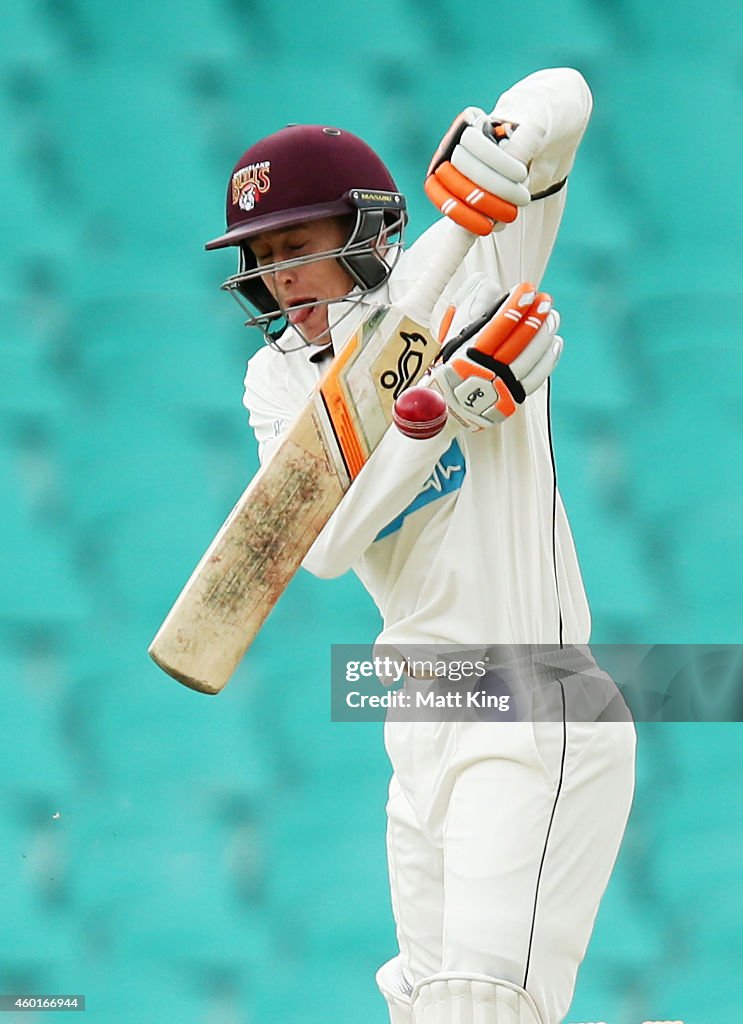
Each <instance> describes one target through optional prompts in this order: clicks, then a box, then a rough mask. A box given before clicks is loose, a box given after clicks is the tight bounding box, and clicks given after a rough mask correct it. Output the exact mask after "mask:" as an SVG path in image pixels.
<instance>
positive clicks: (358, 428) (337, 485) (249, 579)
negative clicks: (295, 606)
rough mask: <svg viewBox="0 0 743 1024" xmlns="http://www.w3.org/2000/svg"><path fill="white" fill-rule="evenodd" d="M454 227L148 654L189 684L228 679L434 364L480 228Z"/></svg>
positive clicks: (233, 524)
mask: <svg viewBox="0 0 743 1024" xmlns="http://www.w3.org/2000/svg"><path fill="white" fill-rule="evenodd" d="M447 227H448V235H449V239H448V245H445V246H442V250H441V252H440V254H438V255H437V257H436V259H435V260H434V261H433V262H432V263H431V264H430V265H429V267H428V268H427V270H426V271H425V272H424V274H423V275H422V276H421V278H420V280H419V282H418V283H417V285H416V286H415V288H414V290H413V293H412V294H411V295H410V296H408V297H406V300H405V309H404V310H402V309H398V308H396V307H395V306H388V307H377V308H375V309H374V310H373V311H372V312H371V313H370V315H369V316H368V317H367V319H366V320H365V321H364V322H363V323H362V324H361V325H360V326H359V327H358V329H357V330H356V331H355V332H354V334H353V335H352V336H351V338H349V340H348V341H347V342H346V344H345V345H344V346H343V348H342V349H341V350H340V351H339V352H338V354H337V355H336V357H335V359H334V360H333V361H332V363H331V364H330V366H329V367H328V369H327V371H326V373H325V374H324V376H323V377H322V378H321V380H320V381H319V382H318V384H317V385H316V386H315V389H314V390H313V392H312V393H311V395H310V397H309V399H308V401H307V404H306V405H305V406H304V408H303V409H302V411H301V412H300V413H299V414H298V416H297V417H296V419H295V420H294V422H293V423H292V425H291V427H290V428H289V429H288V430H287V432H286V433H285V434H284V436H283V437H282V439H281V442H280V443H279V445H278V446H277V448H276V449H275V451H274V452H273V455H272V456H271V458H270V459H269V461H268V462H267V463H266V464H265V465H264V466H262V467H261V468H260V469H259V470H258V472H257V473H256V475H255V476H254V477H253V479H252V481H251V482H250V484H249V485H248V487H247V488H246V490H245V491H244V492H243V494H242V495H241V497H240V498H239V500H238V502H237V504H236V505H235V507H234V509H233V510H232V512H231V513H230V515H229V516H228V517H227V519H226V520H225V522H224V524H223V526H222V528H221V529H220V531H219V533H218V534H217V535H216V537H215V538H214V540H213V541H212V543H211V544H210V545H209V548H208V549H207V551H206V552H205V554H204V556H203V558H202V559H201V561H200V562H199V564H198V565H197V566H196V568H195V570H194V572H193V574H192V575H191V578H190V579H189V581H188V582H187V583H186V585H185V587H184V588H183V590H182V591H181V594H180V596H179V597H178V598H177V600H176V602H175V604H174V605H173V607H172V609H171V611H170V612H169V614H168V616H167V617H166V619H165V621H164V622H163V624H162V626H161V627H160V629H159V630H158V632H157V635H156V636H155V638H154V640H153V641H152V643H151V645H150V648H149V654H150V656H151V657H152V658H153V660H154V661H155V662H156V663H157V664H158V665H159V666H160V668H162V669H163V670H164V671H165V672H167V673H168V674H169V675H171V676H173V678H174V679H177V680H178V681H179V682H181V683H184V684H185V685H186V686H189V687H191V688H192V689H194V690H200V691H201V692H202V693H212V694H214V693H219V691H220V690H222V689H223V688H224V686H225V685H226V683H227V682H228V680H229V679H230V676H231V675H232V673H233V672H234V671H235V669H236V667H237V665H238V663H239V662H240V660H241V658H242V657H243V655H244V654H245V652H246V651H247V649H248V647H249V646H250V644H251V643H252V641H253V639H254V638H255V636H256V634H257V633H258V630H259V629H260V628H261V626H262V625H263V623H264V622H265V620H266V618H267V616H268V614H269V612H270V611H271V609H272V608H273V606H274V605H275V604H276V602H277V601H278V599H279V597H280V596H281V594H282V593H283V591H284V589H285V588H286V586H287V585H288V583H289V581H290V580H291V578H292V576H293V575H294V574H295V572H296V571H297V569H298V568H299V566H300V564H301V562H302V559H303V558H304V556H305V555H306V554H307V552H308V551H309V549H310V547H311V546H312V544H313V542H314V540H315V539H316V537H317V536H318V534H319V533H320V531H321V530H322V528H323V526H325V524H326V523H327V521H328V519H329V518H330V516H331V515H332V514H333V511H334V510H335V509H336V507H337V506H338V503H339V502H340V500H341V498H342V497H343V495H344V494H345V493H346V491H347V490H348V488H349V487H350V486H351V484H352V483H353V481H354V479H355V478H356V477H357V476H358V474H359V473H360V472H361V470H362V469H363V467H364V465H365V463H366V461H367V460H368V458H369V456H370V455H371V453H372V452H373V451H374V449H375V448H376V447H377V445H378V444H379V442H380V441H381V439H382V437H383V435H384V433H385V431H386V430H387V428H388V427H389V425H390V424H391V422H392V406H393V405H394V402H395V400H396V398H397V397H398V395H400V394H401V393H402V391H404V390H405V389H406V388H407V387H410V386H412V385H414V384H415V383H416V382H417V381H418V380H420V378H421V377H422V376H423V374H424V373H425V371H426V369H427V368H428V366H429V365H430V364H431V362H432V361H433V359H434V357H435V355H436V353H437V352H438V349H439V345H438V342H436V341H435V340H434V338H433V337H432V336H431V334H430V333H429V329H428V320H429V317H430V315H431V311H432V310H433V306H434V304H435V302H436V300H437V299H438V297H439V295H440V294H441V292H442V291H443V290H444V288H445V287H446V285H447V283H448V281H449V279H450V278H451V276H452V274H453V273H454V272H455V271H456V269H457V267H458V266H459V264H460V263H461V261H462V259H463V258H464V255H465V254H466V252H467V251H468V249H469V247H470V245H471V244H472V242H473V241H474V239H475V237H476V236H474V235H471V234H470V233H469V232H468V231H465V230H464V229H463V228H460V227H458V226H457V225H456V224H454V223H451V222H450V223H449V224H448V225H447Z"/></svg>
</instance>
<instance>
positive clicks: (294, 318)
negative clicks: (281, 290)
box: [288, 299, 315, 327]
mask: <svg viewBox="0 0 743 1024" xmlns="http://www.w3.org/2000/svg"><path fill="white" fill-rule="evenodd" d="M312 301H313V300H312V299H302V300H301V304H302V308H301V309H290V310H289V311H288V315H289V322H290V323H291V324H292V326H293V327H298V326H299V325H300V324H303V323H304V322H305V320H306V319H307V317H308V316H309V315H310V314H311V313H312V312H313V310H314V308H315V307H314V306H312V305H305V303H311V302H312Z"/></svg>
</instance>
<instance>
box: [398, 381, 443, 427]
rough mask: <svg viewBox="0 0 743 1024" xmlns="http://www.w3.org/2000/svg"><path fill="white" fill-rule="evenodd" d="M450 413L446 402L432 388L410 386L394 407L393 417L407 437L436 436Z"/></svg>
mask: <svg viewBox="0 0 743 1024" xmlns="http://www.w3.org/2000/svg"><path fill="white" fill-rule="evenodd" d="M448 415H449V409H448V408H447V405H446V402H445V401H444V399H443V398H442V397H441V395H440V394H439V393H438V391H433V390H431V388H424V387H417V388H408V390H407V391H403V393H402V394H401V395H400V397H399V398H398V399H397V401H396V402H395V404H394V406H393V407H392V419H393V420H394V421H395V425H396V426H397V429H398V430H400V431H402V433H403V434H405V435H407V437H421V438H423V437H435V436H436V434H438V433H440V432H441V431H442V430H443V429H444V424H445V423H446V418H447V416H448Z"/></svg>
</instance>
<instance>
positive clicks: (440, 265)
mask: <svg viewBox="0 0 743 1024" xmlns="http://www.w3.org/2000/svg"><path fill="white" fill-rule="evenodd" d="M476 238H477V235H473V234H472V232H470V231H466V230H465V229H464V228H462V227H460V226H459V225H458V224H455V223H454V222H453V221H448V222H447V233H446V236H445V237H444V238H443V239H442V241H441V242H440V243H439V244H440V245H441V249H440V252H439V253H438V254H437V255H436V256H435V257H434V258H433V259H432V260H431V262H430V263H429V265H428V266H427V267H426V269H425V270H424V272H423V275H422V277H421V278H420V279H419V281H418V283H417V285H416V286H415V288H414V289H413V291H412V292H411V293H410V294H409V295H406V296H405V300H404V303H402V305H403V306H404V309H405V312H406V313H407V315H408V316H409V317H411V318H412V319H413V320H415V321H416V322H417V323H420V324H427V323H428V322H429V320H430V317H431V313H432V312H433V307H434V306H435V305H436V302H437V301H438V299H439V297H440V295H441V294H442V292H443V291H444V288H446V286H447V284H448V283H449V281H450V280H451V278H452V276H453V275H454V273H455V272H456V271H457V270H458V269H459V265H460V263H461V262H462V260H463V259H464V257H465V256H466V255H467V253H468V252H469V251H470V248H471V246H472V244H473V242H474V241H475V239H476Z"/></svg>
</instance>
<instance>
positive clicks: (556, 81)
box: [493, 68, 593, 194]
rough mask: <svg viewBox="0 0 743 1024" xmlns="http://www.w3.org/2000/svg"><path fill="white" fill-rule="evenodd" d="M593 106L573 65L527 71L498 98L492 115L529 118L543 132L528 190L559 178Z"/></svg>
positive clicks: (568, 164) (539, 188) (571, 159)
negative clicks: (532, 72) (570, 66)
mask: <svg viewBox="0 0 743 1024" xmlns="http://www.w3.org/2000/svg"><path fill="white" fill-rule="evenodd" d="M592 107H593V99H592V97H591V90H590V89H589V88H588V84H587V82H586V80H585V79H584V77H583V76H582V75H581V73H580V72H579V71H576V70H575V69H574V68H547V69H545V70H543V71H535V72H534V74H532V75H527V77H526V78H523V79H522V80H521V81H520V82H517V83H516V85H514V86H512V87H511V88H510V89H507V90H506V91H505V92H504V93H503V94H502V95H501V96H500V98H499V99H498V101H497V103H496V104H495V107H494V109H493V116H494V117H496V118H500V119H502V120H513V121H517V122H527V121H528V122H530V123H533V124H536V125H538V126H539V127H540V128H542V129H543V130H544V132H545V137H544V144H543V146H542V147H541V149H540V151H539V153H538V154H537V155H536V157H535V158H534V160H533V162H532V165H531V173H530V175H529V188H530V190H531V192H532V194H534V193H537V192H541V191H542V190H543V189H545V188H548V187H549V186H550V185H553V184H555V183H556V182H558V181H561V180H562V178H564V177H565V175H566V174H568V173H569V172H570V170H571V168H572V166H573V162H574V160H575V153H576V150H577V148H578V145H579V143H580V140H581V139H582V138H583V134H584V132H585V130H586V126H587V125H588V121H589V118H590V116H591V110H592Z"/></svg>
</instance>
